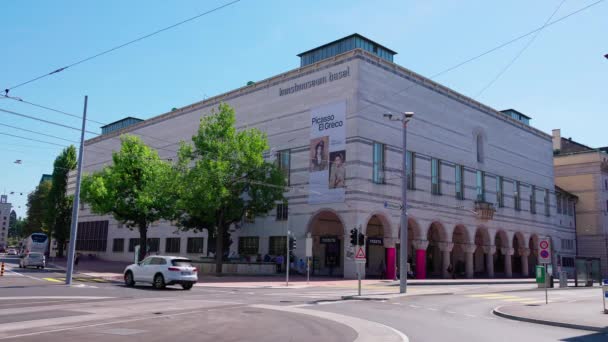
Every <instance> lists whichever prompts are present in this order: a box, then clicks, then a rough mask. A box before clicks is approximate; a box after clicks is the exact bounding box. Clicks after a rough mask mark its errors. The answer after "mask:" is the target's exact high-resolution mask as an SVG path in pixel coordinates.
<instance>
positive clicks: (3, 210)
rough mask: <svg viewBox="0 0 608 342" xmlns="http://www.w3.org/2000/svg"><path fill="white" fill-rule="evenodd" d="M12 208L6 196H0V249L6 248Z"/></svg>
mask: <svg viewBox="0 0 608 342" xmlns="http://www.w3.org/2000/svg"><path fill="white" fill-rule="evenodd" d="M12 207H13V206H12V205H11V204H10V203H8V196H7V195H0V248H6V247H8V230H9V226H10V217H11V209H12Z"/></svg>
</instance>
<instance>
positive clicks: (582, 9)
mask: <svg viewBox="0 0 608 342" xmlns="http://www.w3.org/2000/svg"><path fill="white" fill-rule="evenodd" d="M604 1H605V0H598V1H596V2H593V3H591V4H589V5H587V6H585V7H582V8H580V9H578V10H576V11H573V12H571V13H569V14H567V15H565V16H562V17H560V18H558V19H556V20H553V21H551V22H549V23H547V24H546V25H543V26H541V27H539V28H536V29H534V30H532V31H529V32H528V33H525V34H522V35H520V36H518V37H516V38H513V39H511V40H509V41H507V42H505V43H502V44H500V45H498V46H496V47H494V48H491V49H489V50H487V51H485V52H483V53H481V54H478V55H476V56H474V57H471V58H469V59H467V60H465V61H463V62H460V63H458V64H456V65H454V66H452V67H449V68H447V69H445V70H443V71H440V72H438V73H436V74H434V75H432V76H431V77H430V79H434V78H437V77H439V76H441V75H443V74H446V73H448V72H451V71H453V70H455V69H457V68H459V67H461V66H463V65H465V64H468V63H470V62H472V61H474V60H477V59H479V58H481V57H483V56H485V55H487V54H489V53H492V52H494V51H497V50H499V49H501V48H503V47H505V46H507V45H510V44H512V43H515V42H516V41H519V40H521V39H523V38H525V37H527V36H529V35H531V34H534V33H536V32H538V31H540V30H542V29H544V28H546V27H548V26H552V25H554V24H556V23H558V22H561V21H563V20H565V19H567V18H569V17H571V16H573V15H576V14H578V13H580V12H582V11H585V10H586V9H588V8H590V7H593V6H596V5H598V4H600V3H602V2H604ZM235 2H236V1H235ZM230 4H232V3H230ZM230 4H228V5H230ZM18 86H21V85H18ZM416 86H419V84H417V83H415V84H413V85H410V86H408V87H406V88H404V89H401V90H398V91H396V92H393V93H391V94H387V95H385V96H383V97H381V98H380V99H379V100H383V99H386V98H389V97H392V96H396V95H399V94H402V93H404V92H406V91H408V90H409V89H411V88H413V87H416ZM13 88H14V87H13ZM26 103H27V102H26ZM28 104H29V103H28ZM374 105H375V104H373V103H372V104H368V105H367V106H363V107H362V108H360V109H359V110H358V111H357V112H355V113H354V114H358V113H361V112H362V111H363V110H364V109H367V108H369V107H371V106H374ZM47 109H48V108H47ZM50 110H53V111H56V112H59V113H62V114H66V113H64V112H62V111H58V110H54V109H50ZM0 111H5V110H2V109H0ZM68 115H70V114H68ZM70 116H73V115H70ZM40 120H41V119H40ZM93 134H95V135H99V134H98V133H93ZM132 134H134V135H140V136H142V137H149V138H152V139H157V140H161V141H163V139H161V138H157V137H152V136H147V135H143V134H138V133H132ZM164 141H166V142H169V141H167V140H164ZM175 144H179V142H171V144H170V145H167V146H171V145H175ZM152 148H155V149H163V148H161V147H152ZM168 151H170V152H173V153H176V152H177V151H173V150H168ZM108 161H111V160H108ZM103 162H107V161H102V162H99V163H96V164H100V163H103Z"/></svg>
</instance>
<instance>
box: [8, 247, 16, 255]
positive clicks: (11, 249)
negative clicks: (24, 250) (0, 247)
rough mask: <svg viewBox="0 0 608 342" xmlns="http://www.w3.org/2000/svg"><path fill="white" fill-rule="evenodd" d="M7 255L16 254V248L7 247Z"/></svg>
mask: <svg viewBox="0 0 608 342" xmlns="http://www.w3.org/2000/svg"><path fill="white" fill-rule="evenodd" d="M6 254H8V255H17V250H16V249H14V248H9V250H8V251H7V253H6Z"/></svg>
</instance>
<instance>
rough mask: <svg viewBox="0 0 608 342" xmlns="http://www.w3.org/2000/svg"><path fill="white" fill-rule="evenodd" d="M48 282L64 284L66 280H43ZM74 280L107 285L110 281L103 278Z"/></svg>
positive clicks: (75, 278) (77, 278) (78, 278)
mask: <svg viewBox="0 0 608 342" xmlns="http://www.w3.org/2000/svg"><path fill="white" fill-rule="evenodd" d="M42 279H44V280H46V281H50V282H53V283H64V282H65V278H42ZM72 280H74V281H79V282H82V283H107V282H108V281H107V280H105V279H102V278H84V277H73V278H72Z"/></svg>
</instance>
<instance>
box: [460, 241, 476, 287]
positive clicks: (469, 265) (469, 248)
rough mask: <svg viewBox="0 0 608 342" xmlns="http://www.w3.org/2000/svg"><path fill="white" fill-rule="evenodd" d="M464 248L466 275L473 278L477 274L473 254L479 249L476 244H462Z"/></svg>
mask: <svg viewBox="0 0 608 342" xmlns="http://www.w3.org/2000/svg"><path fill="white" fill-rule="evenodd" d="M462 249H463V250H464V261H465V275H466V277H467V278H468V279H471V278H473V275H474V274H475V269H474V264H473V254H474V253H475V250H476V249H477V246H476V245H462Z"/></svg>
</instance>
